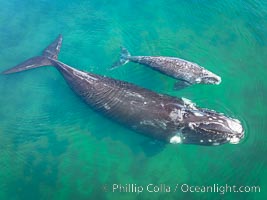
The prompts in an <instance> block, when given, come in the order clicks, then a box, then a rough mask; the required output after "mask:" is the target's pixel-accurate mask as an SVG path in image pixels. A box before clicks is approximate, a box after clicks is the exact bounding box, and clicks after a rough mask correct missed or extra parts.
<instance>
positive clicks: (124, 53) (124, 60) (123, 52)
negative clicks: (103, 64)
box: [109, 47, 131, 69]
mask: <svg viewBox="0 0 267 200" xmlns="http://www.w3.org/2000/svg"><path fill="white" fill-rule="evenodd" d="M130 57H131V54H130V52H129V51H128V50H127V49H126V48H124V47H121V54H120V59H119V60H118V61H117V62H115V63H114V64H113V65H112V66H111V67H110V68H109V69H115V68H117V67H119V66H121V65H125V64H126V63H128V62H129V61H130V60H129V58H130Z"/></svg>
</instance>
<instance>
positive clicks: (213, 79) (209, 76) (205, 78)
mask: <svg viewBox="0 0 267 200" xmlns="http://www.w3.org/2000/svg"><path fill="white" fill-rule="evenodd" d="M195 82H196V83H201V84H215V85H219V84H220V83H221V82H222V79H221V77H220V76H218V75H216V74H214V73H212V72H210V71H207V70H205V69H203V72H202V75H201V76H200V77H198V78H196V80H195Z"/></svg>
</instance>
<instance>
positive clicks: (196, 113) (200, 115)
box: [193, 111, 204, 117]
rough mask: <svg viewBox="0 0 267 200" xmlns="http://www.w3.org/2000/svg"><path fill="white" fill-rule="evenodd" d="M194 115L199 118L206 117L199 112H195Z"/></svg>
mask: <svg viewBox="0 0 267 200" xmlns="http://www.w3.org/2000/svg"><path fill="white" fill-rule="evenodd" d="M193 114H194V115H195V116H197V117H203V116H204V115H203V114H202V113H201V112H199V111H194V112H193Z"/></svg>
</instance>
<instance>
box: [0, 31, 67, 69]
mask: <svg viewBox="0 0 267 200" xmlns="http://www.w3.org/2000/svg"><path fill="white" fill-rule="evenodd" d="M61 44H62V35H59V36H58V37H57V38H56V39H55V41H53V42H52V43H51V44H50V45H49V46H48V47H46V48H45V50H44V51H43V54H42V55H41V56H36V57H32V58H30V59H28V60H26V61H24V62H22V63H20V64H18V65H16V66H15V67H12V68H10V69H8V70H5V71H3V72H2V74H12V73H16V72H21V71H25V70H29V69H33V68H37V67H42V66H49V65H50V66H51V65H52V66H54V65H55V62H53V61H52V60H57V58H58V54H59V51H60V47H61Z"/></svg>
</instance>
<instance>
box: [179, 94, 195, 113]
mask: <svg viewBox="0 0 267 200" xmlns="http://www.w3.org/2000/svg"><path fill="white" fill-rule="evenodd" d="M182 100H183V102H184V104H185V105H186V106H187V107H188V108H191V109H192V110H197V109H196V104H195V103H193V102H192V101H190V100H189V99H186V98H184V97H182Z"/></svg>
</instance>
